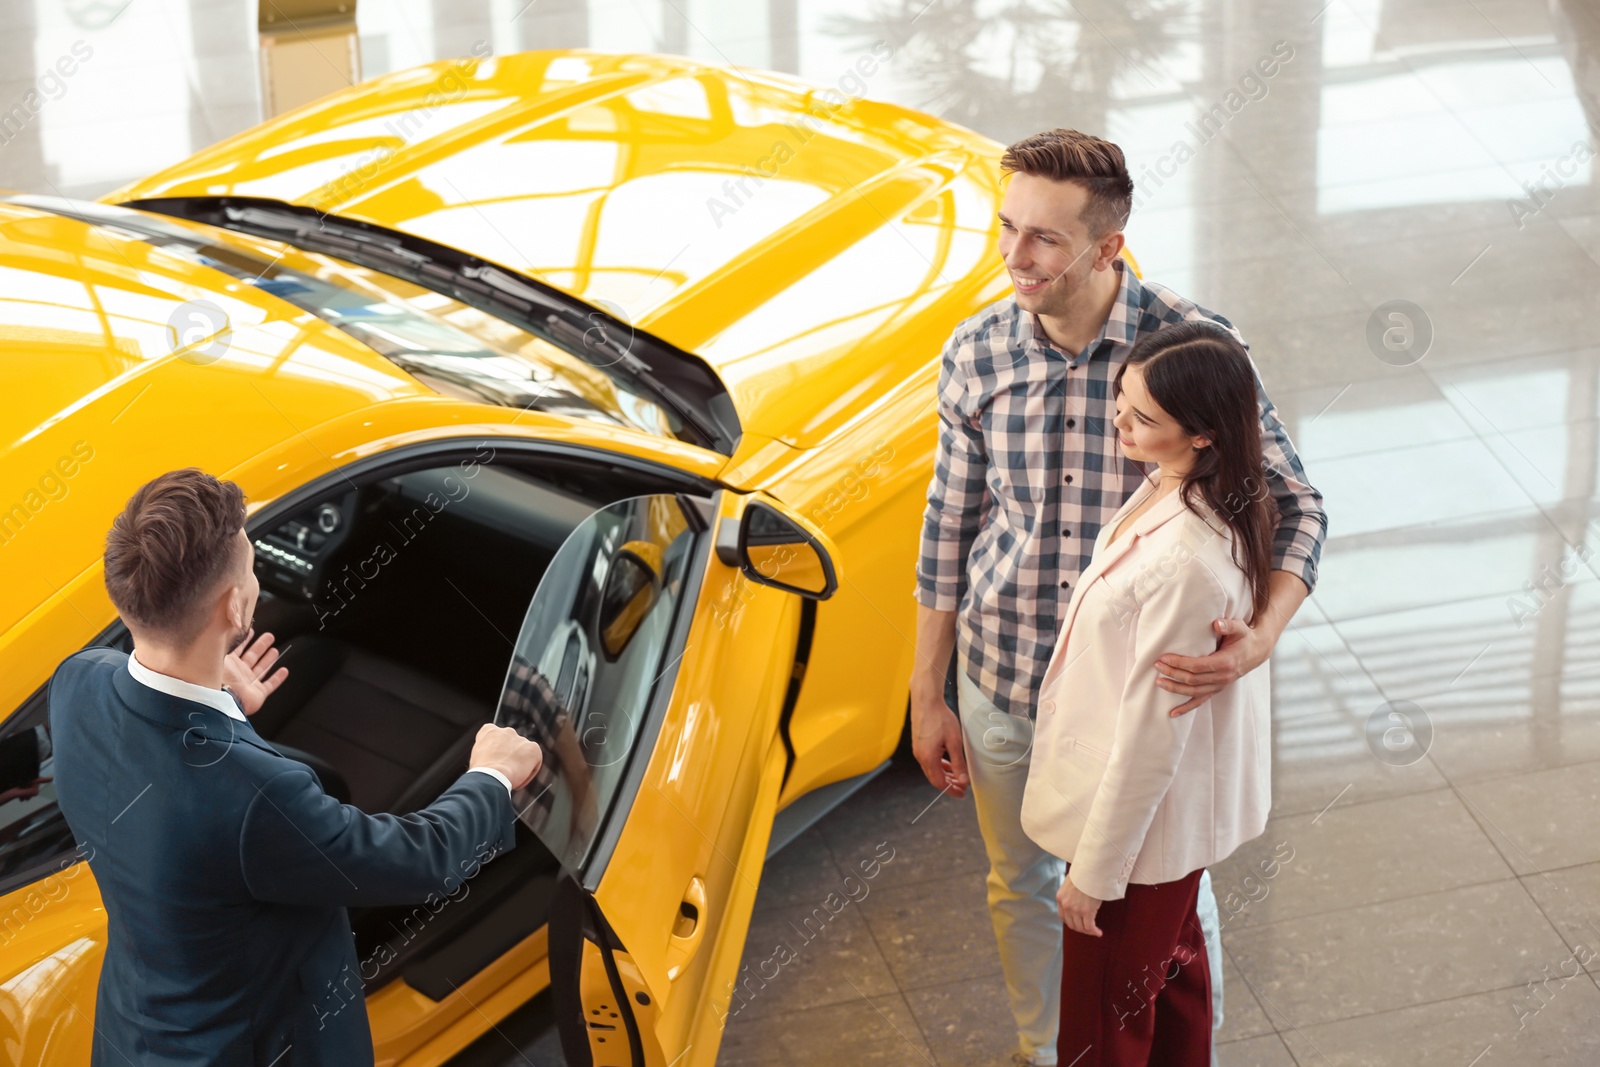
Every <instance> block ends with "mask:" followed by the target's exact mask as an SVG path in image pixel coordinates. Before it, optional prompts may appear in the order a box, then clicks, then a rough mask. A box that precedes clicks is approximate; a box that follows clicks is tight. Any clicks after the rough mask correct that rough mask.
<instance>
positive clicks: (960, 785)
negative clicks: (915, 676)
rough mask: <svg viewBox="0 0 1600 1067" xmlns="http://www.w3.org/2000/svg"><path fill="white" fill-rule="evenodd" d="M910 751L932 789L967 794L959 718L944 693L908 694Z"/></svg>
mask: <svg viewBox="0 0 1600 1067" xmlns="http://www.w3.org/2000/svg"><path fill="white" fill-rule="evenodd" d="M911 753H912V755H914V756H916V758H917V762H918V763H919V764H921V765H922V773H923V774H925V775H927V776H928V781H929V782H930V783H932V785H933V787H934V788H935V789H942V790H944V791H945V792H947V793H949V794H950V795H951V796H953V797H964V796H966V795H967V784H968V782H969V781H970V779H969V778H968V777H967V750H966V749H965V748H964V747H963V746H962V738H961V721H960V720H959V719H957V718H956V717H955V714H954V713H953V712H951V710H950V706H949V705H948V704H946V703H945V702H944V696H943V695H942V694H940V695H929V696H923V695H921V694H919V693H917V692H916V691H915V689H913V691H912V694H911Z"/></svg>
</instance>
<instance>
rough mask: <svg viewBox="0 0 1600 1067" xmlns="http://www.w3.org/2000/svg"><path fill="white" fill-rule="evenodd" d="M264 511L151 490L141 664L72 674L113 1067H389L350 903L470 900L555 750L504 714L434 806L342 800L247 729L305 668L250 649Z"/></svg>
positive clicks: (103, 1052)
mask: <svg viewBox="0 0 1600 1067" xmlns="http://www.w3.org/2000/svg"><path fill="white" fill-rule="evenodd" d="M244 519H245V510H244V496H243V494H242V493H241V492H240V490H239V487H238V486H237V485H235V484H234V483H233V482H227V481H222V480H220V479H218V478H215V477H213V476H212V475H209V474H206V473H204V472H202V471H199V470H196V469H194V468H192V467H191V468H188V469H185V470H180V471H173V472H171V473H169V474H163V475H161V476H160V477H159V478H156V479H155V480H154V481H151V482H148V483H146V484H145V485H144V486H143V487H141V488H140V489H139V490H138V492H136V493H135V494H134V495H133V498H132V499H131V500H129V501H128V506H127V508H126V509H125V510H124V511H123V512H122V514H120V515H118V516H117V519H116V521H115V522H114V523H113V525H112V527H111V532H110V534H109V535H108V536H107V538H106V556H105V580H106V589H107V591H108V592H109V593H110V595H111V601H112V603H113V604H115V605H116V607H117V611H118V612H119V613H120V614H121V615H122V620H123V622H125V623H126V624H127V626H128V630H129V632H130V633H131V634H132V635H133V652H132V653H131V654H128V655H124V654H123V653H121V652H119V651H117V650H116V649H113V648H104V647H98V646H97V647H91V648H87V649H84V650H83V651H81V652H78V653H76V654H74V655H72V656H70V657H68V658H67V659H66V661H65V662H63V663H62V664H61V666H59V667H58V668H57V669H56V673H55V676H54V677H53V678H52V679H51V680H50V691H49V697H50V726H51V732H52V735H53V739H54V742H55V778H56V792H57V796H58V798H59V800H60V804H61V812H62V814H63V815H65V816H66V819H67V824H68V825H69V826H70V827H72V834H73V837H75V838H76V839H77V841H78V844H79V845H80V847H82V846H87V847H88V849H89V853H88V860H89V867H90V869H91V870H93V871H94V877H95V882H96V883H97V884H98V885H99V891H100V895H101V897H102V898H103V900H104V902H105V909H106V922H107V929H108V933H107V941H106V946H105V961H104V963H103V964H102V966H101V968H100V985H99V993H98V996H97V998H96V1001H95V1012H94V1047H93V1050H92V1051H91V1052H90V1057H89V1058H90V1063H91V1064H93V1065H95V1067H101V1065H111V1064H131V1063H137V1064H140V1065H160V1064H172V1065H176V1064H199V1063H217V1064H222V1063H257V1064H267V1063H272V1064H279V1065H280V1067H283V1065H288V1064H295V1065H301V1067H322V1065H327V1067H359V1065H361V1064H369V1065H370V1064H371V1063H372V1061H373V1049H372V1032H371V1030H370V1029H369V1027H368V1025H367V1012H366V1008H365V1006H364V1005H362V1004H361V1003H360V1002H359V1001H357V1003H356V1006H355V1008H354V1009H353V1010H349V1011H345V1010H343V1004H344V1002H343V1000H342V999H341V997H340V990H342V989H344V988H346V986H345V985H344V984H343V983H345V982H347V981H348V980H349V979H351V978H352V977H353V976H355V975H357V974H358V973H359V970H360V968H359V965H358V963H357V960H356V949H355V939H354V937H353V936H352V934H351V932H350V922H349V918H348V916H347V915H346V912H345V909H346V908H349V907H354V906H356V905H378V904H412V903H418V902H422V901H425V900H431V899H432V898H433V895H434V894H439V895H440V896H441V897H442V896H445V895H448V894H450V893H453V892H454V891H455V890H456V889H458V888H459V887H460V885H461V883H462V881H463V879H464V878H466V877H469V876H470V874H471V873H472V872H474V871H475V870H476V869H477V865H479V864H481V863H482V862H483V861H484V860H485V859H487V858H488V857H491V856H493V855H494V854H495V853H498V852H500V851H503V850H505V849H509V848H511V847H513V845H514V843H515V835H514V829H515V824H516V816H515V812H514V810H513V808H512V803H511V798H510V791H511V789H512V788H513V787H516V788H520V787H521V786H523V785H525V784H526V783H527V782H528V781H529V780H530V779H531V778H532V777H533V776H534V774H535V773H536V772H537V771H538V769H539V766H540V762H541V760H542V754H541V752H540V750H539V746H538V745H537V744H535V743H534V742H532V741H527V740H524V739H523V738H522V737H520V736H518V734H517V733H516V731H515V730H511V729H507V728H504V727H500V726H492V725H487V724H486V725H484V726H483V727H481V728H480V729H479V731H478V736H477V740H476V743H475V744H474V745H473V747H472V755H471V757H470V761H469V768H470V769H469V770H467V771H465V772H464V773H463V774H462V775H461V777H460V778H458V779H457V780H456V782H455V784H453V785H451V786H450V788H449V789H446V790H445V791H444V793H443V795H441V796H440V797H439V798H438V799H437V800H435V801H434V802H433V803H432V804H430V805H428V806H427V807H426V808H423V809H422V810H421V811H416V812H412V813H411V814H409V815H401V816H395V815H367V814H365V813H364V812H362V811H360V810H359V809H357V808H353V807H350V806H349V805H347V804H340V803H339V802H338V801H336V800H334V799H333V798H332V797H330V796H328V795H327V793H325V792H324V791H323V788H322V786H321V784H320V782H319V781H318V779H317V777H316V775H315V774H313V773H312V769H311V768H310V767H308V766H307V765H306V764H304V763H301V762H299V761H298V760H294V759H290V758H287V757H286V756H284V755H283V754H282V753H280V752H279V751H278V750H277V749H275V748H274V747H273V746H272V745H270V744H268V743H267V742H266V741H264V740H262V739H261V737H260V736H259V735H258V734H257V733H256V732H255V730H254V729H253V728H252V727H251V725H250V723H249V721H248V719H247V716H249V715H252V714H254V713H255V712H256V710H257V709H259V708H260V707H261V704H262V702H263V701H265V700H266V699H267V697H268V696H270V695H271V694H272V692H273V691H274V690H275V689H277V688H278V686H279V685H280V684H281V683H282V682H283V680H284V678H286V677H287V676H288V670H287V669H286V668H283V667H279V668H277V669H276V670H273V664H274V663H276V662H277V659H278V652H277V650H276V649H274V648H273V647H272V635H270V634H262V635H261V636H260V637H259V638H257V639H256V640H255V641H253V642H249V643H248V644H246V642H247V641H248V640H249V637H250V634H251V632H252V630H251V627H250V619H251V617H252V616H253V615H254V613H255V608H256V598H257V595H258V594H259V592H260V587H259V586H258V584H257V583H256V577H255V569H254V566H253V565H252V562H253V559H254V556H255V549H254V548H253V547H252V546H251V542H250V538H249V536H248V535H246V533H245V531H244ZM356 983H357V984H356V992H357V993H358V994H359V992H360V984H359V978H357V979H356ZM85 1021H87V1020H85ZM291 1050H292V1051H291Z"/></svg>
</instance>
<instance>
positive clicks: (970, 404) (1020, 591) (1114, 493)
mask: <svg viewBox="0 0 1600 1067" xmlns="http://www.w3.org/2000/svg"><path fill="white" fill-rule="evenodd" d="M1115 267H1116V269H1117V270H1118V271H1119V272H1120V274H1121V276H1122V287H1121V291H1120V293H1119V294H1118V296H1117V300H1116V303H1115V304H1113V305H1112V308H1111V314H1110V315H1109V316H1108V317H1107V319H1106V324H1105V326H1104V328H1103V329H1102V330H1101V333H1100V336H1099V337H1098V338H1096V339H1095V340H1094V341H1093V342H1091V343H1090V344H1089V346H1088V347H1087V348H1085V349H1084V351H1083V352H1080V353H1078V354H1077V355H1071V356H1069V355H1067V354H1066V353H1064V352H1062V351H1061V350H1060V349H1059V348H1057V347H1055V346H1054V345H1053V344H1052V343H1051V342H1050V340H1049V339H1048V338H1047V337H1046V336H1045V333H1044V331H1043V329H1042V328H1041V327H1040V326H1039V323H1038V318H1037V316H1036V315H1034V314H1033V313H1031V312H1024V311H1022V310H1021V309H1020V308H1018V307H1017V303H1016V300H1015V298H1014V297H1011V296H1008V297H1006V298H1005V299H1003V300H1000V301H997V302H996V303H994V304H991V305H990V306H989V307H987V308H985V309H983V310H982V311H980V312H979V313H978V314H976V315H974V316H972V317H971V318H969V319H967V320H966V321H965V322H963V323H962V324H961V325H960V326H958V327H956V330H955V333H953V334H952V335H951V337H950V340H949V341H948V342H947V343H946V345H945V348H944V354H943V358H942V365H941V368H940V371H939V384H938V393H939V395H938V404H939V445H938V453H937V456H936V462H935V465H934V474H933V480H932V482H931V483H930V484H929V486H928V503H927V507H926V509H925V510H924V513H923V523H922V544H921V551H920V553H919V557H918V561H917V588H916V597H917V600H918V602H920V603H922V604H924V605H926V606H927V607H930V608H933V609H935V610H938V611H955V612H957V616H956V650H957V653H958V656H959V659H960V661H962V662H964V663H965V664H966V669H967V673H968V675H969V676H970V677H971V679H972V681H973V682H974V683H975V684H976V685H977V686H978V688H979V689H980V690H981V691H982V692H983V693H984V695H985V696H987V697H988V698H989V699H990V700H992V701H993V702H994V704H995V706H996V707H998V708H999V709H1000V710H1001V711H1005V712H1008V713H1009V714H1012V715H1021V716H1026V717H1027V718H1029V719H1032V718H1033V717H1034V697H1035V695H1036V694H1037V692H1038V690H1039V685H1040V682H1041V681H1043V679H1044V672H1045V667H1046V666H1048V664H1049V662H1050V655H1051V652H1052V651H1053V650H1054V648H1055V643H1056V637H1057V626H1058V624H1059V620H1061V619H1063V618H1064V617H1065V616H1066V611H1067V604H1068V602H1069V601H1070V600H1071V597H1072V587H1073V583H1075V582H1076V581H1077V579H1078V575H1079V574H1081V573H1082V572H1083V570H1084V568H1085V567H1087V566H1088V564H1089V557H1090V556H1091V554H1092V553H1093V550H1094V542H1095V537H1096V536H1097V535H1098V534H1099V532H1100V527H1101V526H1102V525H1104V524H1105V523H1106V522H1107V521H1108V520H1109V519H1110V518H1111V516H1112V515H1114V514H1115V513H1116V511H1117V509H1118V508H1120V507H1121V506H1122V503H1123V501H1125V500H1127V498H1128V497H1129V496H1131V495H1132V494H1133V493H1134V491H1135V490H1137V489H1138V488H1139V485H1140V483H1141V482H1142V481H1144V480H1145V479H1146V471H1147V469H1148V468H1147V467H1146V465H1145V464H1143V463H1138V462H1135V461H1133V460H1130V459H1127V458H1126V457H1124V456H1123V455H1122V454H1121V453H1120V451H1119V450H1118V447H1117V431H1116V428H1115V427H1114V426H1113V425H1112V422H1111V420H1112V419H1113V418H1115V417H1116V413H1117V408H1116V398H1115V397H1114V396H1113V395H1112V383H1113V380H1114V379H1115V377H1116V373H1117V368H1118V367H1120V366H1121V365H1122V363H1123V362H1124V361H1125V360H1126V359H1127V357H1128V353H1129V351H1131V350H1132V348H1133V346H1134V344H1135V342H1137V341H1138V340H1139V338H1141V337H1144V336H1145V335H1146V334H1149V333H1152V332H1154V331H1156V330H1159V329H1161V328H1162V327H1163V326H1167V325H1171V324H1173V323H1178V322H1184V321H1188V320H1192V319H1210V320H1211V321H1213V322H1216V323H1219V324H1220V325H1222V326H1224V327H1226V328H1227V329H1228V330H1229V332H1231V333H1232V334H1233V335H1234V336H1235V337H1236V338H1238V339H1239V341H1240V342H1241V343H1243V342H1244V338H1242V337H1240V336H1239V332H1238V330H1236V329H1234V327H1233V324H1232V323H1230V322H1229V321H1228V320H1227V319H1225V318H1223V317H1222V316H1220V315H1217V314H1215V313H1214V312H1211V311H1208V310H1207V309H1205V308H1203V307H1201V306H1199V305H1198V304H1195V303H1194V302H1192V301H1189V300H1185V299H1183V298H1182V297H1180V296H1178V295H1177V294H1175V293H1173V292H1172V291H1171V290H1169V289H1167V288H1165V287H1164V286H1161V285H1156V284H1154V283H1151V282H1143V281H1141V280H1140V279H1139V278H1138V277H1137V276H1136V275H1135V274H1134V272H1133V271H1131V270H1129V269H1127V266H1126V264H1125V263H1124V262H1123V261H1122V260H1120V259H1119V260H1117V261H1116V264H1115ZM1247 347H1248V346H1247ZM1256 388H1257V391H1258V393H1259V395H1260V403H1261V447H1262V454H1263V456H1262V458H1263V459H1264V460H1265V461H1266V480H1267V483H1268V487H1269V488H1270V490H1271V492H1272V495H1273V498H1274V500H1275V501H1276V502H1277V506H1278V511H1279V516H1280V518H1279V524H1278V529H1277V534H1276V536H1275V538H1274V543H1273V567H1274V569H1276V570H1286V571H1289V572H1291V573H1293V574H1296V575H1299V576H1300V577H1301V578H1303V579H1304V580H1305V583H1306V587H1307V588H1308V589H1310V588H1315V585H1316V576H1317V561H1318V559H1319V558H1320V556H1321V553H1322V542H1323V539H1324V538H1325V537H1326V534H1327V518H1326V517H1325V515H1324V514H1323V510H1322V494H1320V493H1318V492H1317V491H1316V490H1315V489H1314V488H1312V487H1311V485H1310V484H1309V483H1308V482H1307V481H1306V474H1305V471H1304V469H1303V468H1302V467H1301V465H1300V460H1299V458H1298V457H1297V456H1296V455H1295V451H1294V445H1293V443H1291V442H1290V440H1289V435H1288V433H1287V431H1285V429H1284V427H1283V424H1282V423H1281V422H1280V421H1279V420H1278V415H1277V411H1276V409H1275V408H1274V407H1273V406H1272V402H1271V401H1270V400H1268V399H1267V394H1266V390H1265V388H1263V387H1262V385H1261V376H1260V374H1259V373H1257V374H1256Z"/></svg>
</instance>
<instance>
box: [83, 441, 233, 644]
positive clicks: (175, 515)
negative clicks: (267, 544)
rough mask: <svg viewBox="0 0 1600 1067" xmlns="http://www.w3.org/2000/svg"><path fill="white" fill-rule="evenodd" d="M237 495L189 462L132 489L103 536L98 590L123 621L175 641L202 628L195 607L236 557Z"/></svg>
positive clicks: (228, 484)
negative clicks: (105, 594) (102, 581)
mask: <svg viewBox="0 0 1600 1067" xmlns="http://www.w3.org/2000/svg"><path fill="white" fill-rule="evenodd" d="M243 528H244V493H243V491H242V490H240V488H239V487H238V486H237V485H235V484H234V483H233V482H227V481H223V480H221V479H219V478H216V477H213V476H212V475H210V474H207V473H206V472H205V471H202V470H199V469H197V468H195V467H186V468H184V469H183V470H177V471H169V472H168V473H166V474H163V475H161V476H160V477H159V478H155V479H152V480H151V481H148V482H146V483H145V484H144V485H142V486H140V487H139V490H138V491H137V492H136V493H134V494H133V496H132V497H131V498H130V499H129V500H128V506H127V507H125V508H123V509H122V514H120V515H118V516H117V517H116V519H115V520H114V521H113V522H112V523H111V532H110V533H109V534H107V535H106V559H105V573H106V591H107V592H108V593H110V594H111V602H112V603H113V604H115V605H116V607H117V611H118V612H120V613H121V615H122V617H123V619H124V620H126V621H131V622H132V623H134V624H135V625H138V626H141V627H144V628H146V629H149V630H153V631H155V632H156V633H160V634H163V635H166V636H170V637H172V638H174V639H177V640H187V639H190V638H193V637H194V636H196V635H197V634H198V633H199V632H200V631H201V630H202V629H203V628H204V627H205V613H204V612H203V611H202V610H200V609H201V607H202V605H203V604H204V603H205V602H206V601H207V600H208V599H209V598H210V595H211V594H212V593H213V592H214V591H215V590H216V588H217V585H218V583H219V582H220V581H221V579H222V578H223V577H224V576H225V575H226V574H227V573H228V572H229V569H230V568H232V567H233V566H235V565H236V564H237V563H238V556H237V553H238V551H239V545H238V540H237V539H238V536H239V531H240V530H242V529H243Z"/></svg>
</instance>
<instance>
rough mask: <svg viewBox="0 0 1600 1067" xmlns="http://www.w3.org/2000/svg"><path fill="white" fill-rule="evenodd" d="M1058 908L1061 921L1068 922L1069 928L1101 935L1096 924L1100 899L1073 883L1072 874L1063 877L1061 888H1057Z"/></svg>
mask: <svg viewBox="0 0 1600 1067" xmlns="http://www.w3.org/2000/svg"><path fill="white" fill-rule="evenodd" d="M1056 909H1057V910H1058V911H1060V912H1061V921H1062V922H1064V923H1066V924H1067V929H1069V930H1076V931H1077V932H1078V933H1080V934H1088V935H1089V936H1090V937H1099V936H1100V928H1099V927H1098V926H1096V925H1095V924H1094V917H1095V914H1096V913H1098V912H1099V911H1100V901H1098V900H1096V899H1095V898H1094V897H1091V896H1090V895H1089V894H1087V893H1085V892H1084V891H1083V890H1081V889H1079V888H1078V887H1077V886H1075V885H1073V884H1072V875H1070V874H1069V875H1067V876H1065V877H1064V878H1062V879H1061V888H1060V889H1058V890H1056Z"/></svg>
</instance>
